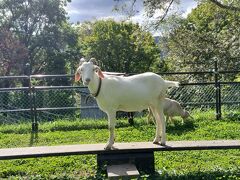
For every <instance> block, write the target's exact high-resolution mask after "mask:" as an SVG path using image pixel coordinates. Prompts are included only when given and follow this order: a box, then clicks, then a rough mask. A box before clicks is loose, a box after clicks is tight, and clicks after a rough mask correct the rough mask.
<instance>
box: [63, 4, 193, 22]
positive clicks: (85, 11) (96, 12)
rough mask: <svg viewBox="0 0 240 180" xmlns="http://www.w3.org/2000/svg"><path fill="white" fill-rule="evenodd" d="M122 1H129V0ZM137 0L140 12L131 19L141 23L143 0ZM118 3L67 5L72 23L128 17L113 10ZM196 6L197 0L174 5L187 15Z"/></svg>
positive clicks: (142, 19) (137, 7) (142, 18)
mask: <svg viewBox="0 0 240 180" xmlns="http://www.w3.org/2000/svg"><path fill="white" fill-rule="evenodd" d="M122 1H124V2H129V0H122ZM136 2H137V3H136V7H135V8H136V9H137V10H138V13H137V14H136V15H135V16H133V17H132V18H131V20H132V21H133V22H138V23H140V24H141V23H142V22H143V21H144V9H143V5H142V0H137V1H136ZM116 4H117V2H116V1H114V0H72V2H71V3H69V4H68V5H67V7H66V10H67V12H68V16H69V18H70V19H69V20H70V22H71V23H77V22H80V23H81V22H84V21H92V20H96V19H107V18H112V19H115V20H123V19H126V16H125V15H124V14H123V13H119V12H114V11H113V8H114V6H115V5H116ZM196 6H197V3H196V1H195V0H181V2H180V5H179V6H174V7H175V8H177V10H178V11H181V12H182V16H184V17H186V16H187V14H188V13H190V12H191V10H192V9H193V8H194V7H196ZM159 14H161V12H158V13H157V14H156V16H157V15H159Z"/></svg>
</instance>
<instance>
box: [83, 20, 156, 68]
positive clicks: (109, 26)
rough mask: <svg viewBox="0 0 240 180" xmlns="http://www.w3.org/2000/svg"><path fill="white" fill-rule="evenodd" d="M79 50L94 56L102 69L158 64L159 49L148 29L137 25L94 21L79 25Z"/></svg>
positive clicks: (153, 66) (148, 66) (147, 66)
mask: <svg viewBox="0 0 240 180" xmlns="http://www.w3.org/2000/svg"><path fill="white" fill-rule="evenodd" d="M79 36H80V43H81V47H82V53H83V55H84V56H87V57H95V58H96V59H97V60H99V61H101V63H102V64H103V65H104V67H103V69H104V70H106V71H115V72H126V73H130V72H134V73H139V72H145V71H149V70H150V71H154V70H155V69H154V68H155V66H156V64H159V63H160V59H159V58H160V57H159V50H158V48H157V46H156V44H155V42H154V39H153V37H152V35H151V34H150V33H149V32H146V31H144V30H142V28H141V27H140V26H139V25H138V24H133V23H127V22H119V23H118V22H115V21H113V20H106V21H103V20H101V21H96V22H94V23H85V24H83V25H81V26H79Z"/></svg>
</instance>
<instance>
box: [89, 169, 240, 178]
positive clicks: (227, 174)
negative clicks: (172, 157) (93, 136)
mask: <svg viewBox="0 0 240 180" xmlns="http://www.w3.org/2000/svg"><path fill="white" fill-rule="evenodd" d="M239 176H240V173H239V172H238V171H237V170H236V171H221V170H216V171H210V172H209V171H207V172H201V171H198V172H188V173H186V174H183V173H180V174H177V173H173V174H170V173H168V172H161V171H158V172H155V173H153V174H144V173H142V172H140V176H139V178H137V179H139V180H140V179H144V180H146V179H149V180H158V179H161V180H162V179H163V180H202V179H223V180H225V179H226V180H227V179H238V178H239ZM88 179H107V174H106V167H105V168H103V169H102V170H98V171H97V173H96V175H95V176H91V177H88Z"/></svg>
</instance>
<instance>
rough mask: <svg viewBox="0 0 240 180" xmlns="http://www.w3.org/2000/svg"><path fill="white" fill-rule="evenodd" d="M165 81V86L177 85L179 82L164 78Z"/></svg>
mask: <svg viewBox="0 0 240 180" xmlns="http://www.w3.org/2000/svg"><path fill="white" fill-rule="evenodd" d="M165 83H166V86H167V87H179V82H177V81H166V80H165Z"/></svg>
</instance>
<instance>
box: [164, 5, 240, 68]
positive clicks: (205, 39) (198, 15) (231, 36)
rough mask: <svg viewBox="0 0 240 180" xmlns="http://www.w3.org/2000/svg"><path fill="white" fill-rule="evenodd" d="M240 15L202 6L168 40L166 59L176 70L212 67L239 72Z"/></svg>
mask: <svg viewBox="0 0 240 180" xmlns="http://www.w3.org/2000/svg"><path fill="white" fill-rule="evenodd" d="M239 18H240V13H235V12H232V11H228V10H226V9H222V8H219V7H218V6H216V5H214V4H212V3H202V4H200V5H199V6H198V7H197V8H196V9H194V10H193V11H192V13H190V14H189V16H188V17H187V19H186V20H182V22H181V24H180V26H179V27H177V28H176V29H174V30H173V31H172V32H171V33H170V34H169V38H168V42H167V44H168V46H167V49H168V56H167V57H166V59H167V60H168V62H169V63H170V64H171V67H174V68H175V70H177V71H179V70H181V71H182V70H186V71H189V70H191V71H194V70H195V71H199V70H209V68H212V67H213V60H214V59H217V60H218V62H219V65H220V68H221V70H237V69H238V67H239V58H240V53H239V50H238V48H239V47H240V43H239V42H240V41H239V37H240V31H239V28H238V27H239V26H240V22H239Z"/></svg>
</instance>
